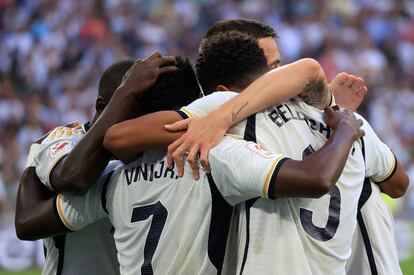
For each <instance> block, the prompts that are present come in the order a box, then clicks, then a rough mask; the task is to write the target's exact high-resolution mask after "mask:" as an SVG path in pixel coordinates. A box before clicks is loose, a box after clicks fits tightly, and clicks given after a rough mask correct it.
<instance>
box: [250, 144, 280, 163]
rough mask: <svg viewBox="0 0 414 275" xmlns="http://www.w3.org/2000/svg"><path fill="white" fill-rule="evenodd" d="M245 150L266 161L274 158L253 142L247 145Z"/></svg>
mask: <svg viewBox="0 0 414 275" xmlns="http://www.w3.org/2000/svg"><path fill="white" fill-rule="evenodd" d="M246 148H247V149H249V150H250V151H252V152H254V153H256V154H258V155H259V156H261V157H263V158H266V159H271V158H273V157H274V154H273V153H272V152H270V151H268V150H266V149H265V148H263V147H262V146H261V145H259V144H256V143H254V142H249V143H247V144H246Z"/></svg>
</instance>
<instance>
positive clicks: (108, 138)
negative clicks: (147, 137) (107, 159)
mask: <svg viewBox="0 0 414 275" xmlns="http://www.w3.org/2000/svg"><path fill="white" fill-rule="evenodd" d="M126 138H128V136H127V135H126V133H123V131H122V128H120V127H119V126H118V125H113V126H112V127H111V128H109V129H108V130H107V131H106V133H105V137H104V140H103V146H104V148H105V149H106V150H108V151H109V152H111V153H112V154H114V155H116V154H117V153H118V152H119V151H122V150H124V149H125V148H124V147H125V139H126Z"/></svg>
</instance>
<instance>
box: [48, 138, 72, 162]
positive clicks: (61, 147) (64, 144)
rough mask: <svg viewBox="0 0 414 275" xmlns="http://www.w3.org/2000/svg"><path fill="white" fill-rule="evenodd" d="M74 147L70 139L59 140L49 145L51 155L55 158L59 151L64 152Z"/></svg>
mask: <svg viewBox="0 0 414 275" xmlns="http://www.w3.org/2000/svg"><path fill="white" fill-rule="evenodd" d="M70 149H72V142H71V141H69V140H64V141H59V142H56V143H55V144H53V145H52V146H50V147H49V150H50V156H51V157H52V158H54V157H55V156H56V155H57V154H58V153H60V154H62V153H63V152H67V151H69V150H70Z"/></svg>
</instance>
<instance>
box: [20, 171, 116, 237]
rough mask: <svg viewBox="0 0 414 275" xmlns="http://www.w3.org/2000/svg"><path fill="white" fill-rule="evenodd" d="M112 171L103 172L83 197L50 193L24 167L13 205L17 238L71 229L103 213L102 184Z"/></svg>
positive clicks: (55, 233)
mask: <svg viewBox="0 0 414 275" xmlns="http://www.w3.org/2000/svg"><path fill="white" fill-rule="evenodd" d="M111 175H112V173H109V174H108V173H104V174H103V175H102V176H101V178H100V179H99V180H98V184H96V185H95V186H93V187H92V188H91V189H90V190H89V191H88V192H87V193H86V194H85V195H84V196H82V197H80V196H70V195H62V194H55V193H51V192H50V191H49V190H47V189H46V188H45V187H44V185H43V184H42V183H41V182H40V180H39V179H38V178H37V176H36V172H35V169H34V167H28V168H27V169H26V170H25V172H24V174H23V176H22V179H21V182H20V187H19V191H18V197H17V201H18V203H17V208H16V219H15V226H16V234H17V237H18V238H19V239H21V240H37V239H41V238H46V237H50V236H54V235H59V234H63V233H67V232H73V231H77V230H80V229H82V228H84V227H85V226H87V225H89V224H91V223H94V222H95V221H97V220H99V219H101V218H104V217H106V216H107V214H106V212H105V211H104V208H103V206H102V201H101V198H102V196H103V195H102V192H104V190H105V189H104V188H103V186H104V185H105V183H106V184H108V181H109V180H110V178H111Z"/></svg>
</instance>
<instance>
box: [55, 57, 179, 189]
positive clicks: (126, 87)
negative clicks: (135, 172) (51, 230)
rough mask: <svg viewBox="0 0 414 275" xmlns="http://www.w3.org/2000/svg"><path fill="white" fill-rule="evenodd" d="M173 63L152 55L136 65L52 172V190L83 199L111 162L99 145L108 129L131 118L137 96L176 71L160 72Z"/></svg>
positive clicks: (170, 58) (170, 59)
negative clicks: (165, 73) (161, 74)
mask: <svg viewBox="0 0 414 275" xmlns="http://www.w3.org/2000/svg"><path fill="white" fill-rule="evenodd" d="M173 60H174V59H173V57H162V56H161V55H160V54H159V53H155V54H152V55H151V56H150V57H148V58H147V59H146V60H143V61H142V60H137V61H136V62H135V64H134V65H133V66H132V67H131V69H130V70H129V71H128V72H127V73H126V75H125V77H124V80H123V82H122V83H121V85H120V86H119V87H118V89H117V90H116V91H115V93H114V95H113V96H112V99H111V100H110V102H109V104H108V105H107V107H106V108H105V110H104V111H103V112H102V114H101V116H100V117H99V119H98V120H97V121H96V122H95V123H94V125H93V126H92V127H91V129H90V130H89V131H88V132H87V133H86V135H85V136H84V137H83V138H82V139H81V140H80V141H79V143H78V144H77V145H76V146H75V147H74V148H73V150H72V151H71V152H70V153H69V154H68V155H67V156H66V157H64V158H62V159H61V160H60V161H59V162H58V163H57V164H56V165H55V166H54V167H53V169H52V170H51V174H50V183H51V185H52V187H53V188H54V190H56V191H59V192H66V193H71V194H75V195H82V194H84V193H85V192H86V191H87V190H88V189H89V188H90V187H91V186H92V185H93V184H94V183H95V182H96V180H97V179H98V177H99V175H100V174H101V173H102V171H103V170H104V168H105V167H106V165H107V164H108V162H109V159H110V154H109V153H108V151H106V150H105V148H104V147H103V145H102V144H103V140H104V135H105V133H106V131H107V129H109V127H111V126H112V125H114V124H116V123H118V122H120V121H123V120H125V119H127V118H128V117H131V114H133V107H134V106H136V104H137V102H138V101H139V96H140V95H141V94H142V93H143V92H145V91H146V90H147V89H148V88H149V87H151V86H152V85H153V84H154V83H155V81H156V79H157V77H158V75H159V74H160V73H163V72H168V71H171V70H173V69H175V67H174V66H166V67H162V68H160V67H161V66H162V65H163V64H165V63H166V62H171V61H173Z"/></svg>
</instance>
